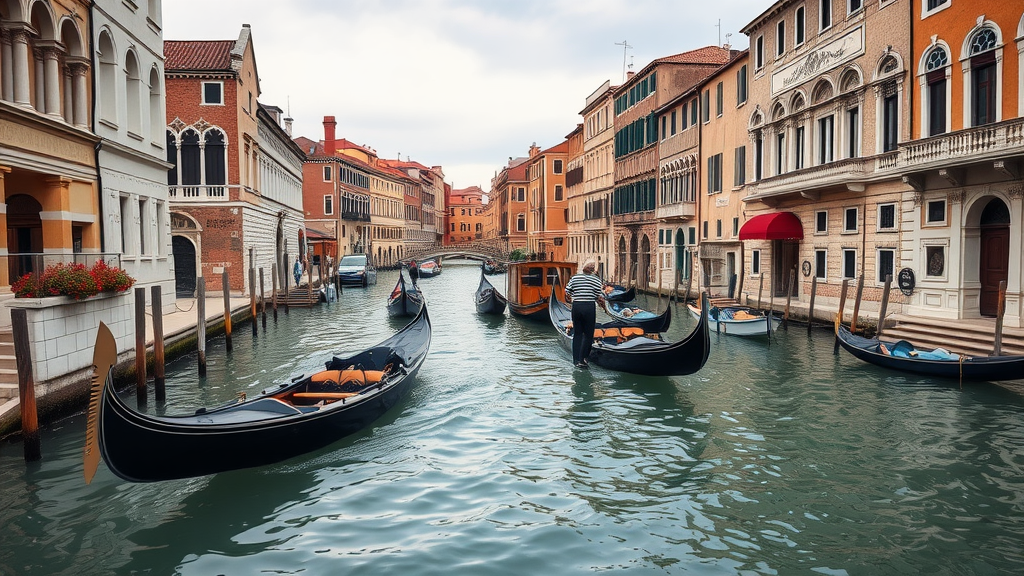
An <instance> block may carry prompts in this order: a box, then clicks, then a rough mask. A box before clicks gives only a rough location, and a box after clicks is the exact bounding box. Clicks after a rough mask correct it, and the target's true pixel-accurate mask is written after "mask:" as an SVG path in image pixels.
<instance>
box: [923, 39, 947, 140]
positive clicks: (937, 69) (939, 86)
mask: <svg viewBox="0 0 1024 576" xmlns="http://www.w3.org/2000/svg"><path fill="white" fill-rule="evenodd" d="M948 70H949V54H948V53H947V52H946V50H945V48H943V47H942V46H936V47H935V48H933V49H932V51H931V52H929V53H928V54H927V56H925V64H924V71H925V82H926V83H927V88H926V90H925V93H924V94H925V97H926V98H927V99H928V102H927V103H926V104H925V111H926V113H927V114H928V135H929V136H935V135H936V134H945V133H946V130H947V127H946V113H947V104H946V103H947V101H948V99H947V97H946V89H947V88H948V86H949V82H948V81H947V80H946V73H947V72H948Z"/></svg>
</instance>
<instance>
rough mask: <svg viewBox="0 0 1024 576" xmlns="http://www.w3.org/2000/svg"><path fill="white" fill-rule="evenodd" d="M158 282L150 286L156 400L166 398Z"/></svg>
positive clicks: (160, 298) (161, 299)
mask: <svg viewBox="0 0 1024 576" xmlns="http://www.w3.org/2000/svg"><path fill="white" fill-rule="evenodd" d="M160 290H161V287H160V285H159V284H154V285H153V286H152V287H151V288H150V300H152V304H151V306H152V310H153V390H154V391H155V393H154V396H155V397H156V401H157V402H163V401H165V400H167V391H166V389H165V386H164V383H165V381H166V379H165V377H164V374H165V372H164V370H165V366H164V311H163V307H164V306H163V294H162V293H161V292H160Z"/></svg>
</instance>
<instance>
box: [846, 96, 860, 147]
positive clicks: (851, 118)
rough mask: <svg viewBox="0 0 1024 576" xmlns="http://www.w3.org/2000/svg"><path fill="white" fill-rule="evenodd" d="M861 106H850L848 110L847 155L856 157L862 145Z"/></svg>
mask: <svg viewBox="0 0 1024 576" xmlns="http://www.w3.org/2000/svg"><path fill="white" fill-rule="evenodd" d="M859 142H860V108H859V107H857V108H850V109H849V110H847V111H846V157H847V158H856V157H857V156H859V155H860V154H858V150H859V149H860V146H858V143H859Z"/></svg>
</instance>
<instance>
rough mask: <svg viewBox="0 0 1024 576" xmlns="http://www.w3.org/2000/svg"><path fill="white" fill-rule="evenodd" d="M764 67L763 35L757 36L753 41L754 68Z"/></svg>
mask: <svg viewBox="0 0 1024 576" xmlns="http://www.w3.org/2000/svg"><path fill="white" fill-rule="evenodd" d="M761 68H764V36H758V37H757V40H756V41H755V42H754V70H760V69H761Z"/></svg>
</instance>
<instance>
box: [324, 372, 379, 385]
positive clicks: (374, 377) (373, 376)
mask: <svg viewBox="0 0 1024 576" xmlns="http://www.w3.org/2000/svg"><path fill="white" fill-rule="evenodd" d="M383 376H384V372H383V371H381V370H355V369H349V370H324V371H323V372H317V373H316V374H313V376H311V377H310V381H311V382H317V383H321V382H337V383H338V384H344V383H346V382H355V383H356V384H359V385H366V384H376V383H377V382H380V379H381V378H382V377H383Z"/></svg>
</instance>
